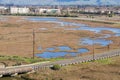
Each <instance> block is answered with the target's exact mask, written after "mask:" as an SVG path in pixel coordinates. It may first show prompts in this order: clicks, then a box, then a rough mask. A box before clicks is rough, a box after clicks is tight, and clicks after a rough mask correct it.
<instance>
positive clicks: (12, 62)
mask: <svg viewBox="0 0 120 80" xmlns="http://www.w3.org/2000/svg"><path fill="white" fill-rule="evenodd" d="M63 59H64V58H50V59H44V58H34V59H33V58H28V57H19V56H0V62H3V63H5V64H6V66H16V65H22V64H31V63H36V62H44V61H58V60H63Z"/></svg>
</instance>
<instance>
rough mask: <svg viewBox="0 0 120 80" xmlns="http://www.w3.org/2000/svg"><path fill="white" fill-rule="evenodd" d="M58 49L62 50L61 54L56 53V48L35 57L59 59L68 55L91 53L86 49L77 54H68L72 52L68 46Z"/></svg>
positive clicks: (75, 53)
mask: <svg viewBox="0 0 120 80" xmlns="http://www.w3.org/2000/svg"><path fill="white" fill-rule="evenodd" d="M57 48H58V49H59V50H60V51H59V52H54V50H55V48H46V51H45V52H43V53H40V54H39V53H38V54H36V55H35V56H37V57H42V58H57V57H64V56H66V55H70V56H76V55H77V54H81V53H86V52H88V51H89V50H88V49H86V48H80V49H78V50H77V52H67V51H70V50H72V49H71V48H69V47H68V46H60V47H56V49H57Z"/></svg>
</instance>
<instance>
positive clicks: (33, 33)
mask: <svg viewBox="0 0 120 80" xmlns="http://www.w3.org/2000/svg"><path fill="white" fill-rule="evenodd" d="M32 35H33V59H34V57H35V55H34V54H35V31H34V29H33V32H32Z"/></svg>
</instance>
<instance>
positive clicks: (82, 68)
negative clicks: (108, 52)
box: [22, 57, 120, 80]
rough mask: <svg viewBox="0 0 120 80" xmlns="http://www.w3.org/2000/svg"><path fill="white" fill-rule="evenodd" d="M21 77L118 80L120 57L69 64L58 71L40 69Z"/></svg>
mask: <svg viewBox="0 0 120 80" xmlns="http://www.w3.org/2000/svg"><path fill="white" fill-rule="evenodd" d="M22 77H23V78H26V79H27V78H28V80H29V79H30V80H119V79H120V57H114V58H110V59H104V60H98V61H95V62H88V63H82V64H77V65H69V66H65V67H62V68H61V69H60V70H58V71H54V70H51V69H41V70H38V71H37V72H35V73H33V74H27V75H24V76H22Z"/></svg>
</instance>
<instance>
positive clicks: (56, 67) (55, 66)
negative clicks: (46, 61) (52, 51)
mask: <svg viewBox="0 0 120 80" xmlns="http://www.w3.org/2000/svg"><path fill="white" fill-rule="evenodd" d="M60 68H61V66H60V65H59V64H55V65H53V67H52V68H51V69H53V70H60Z"/></svg>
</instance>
